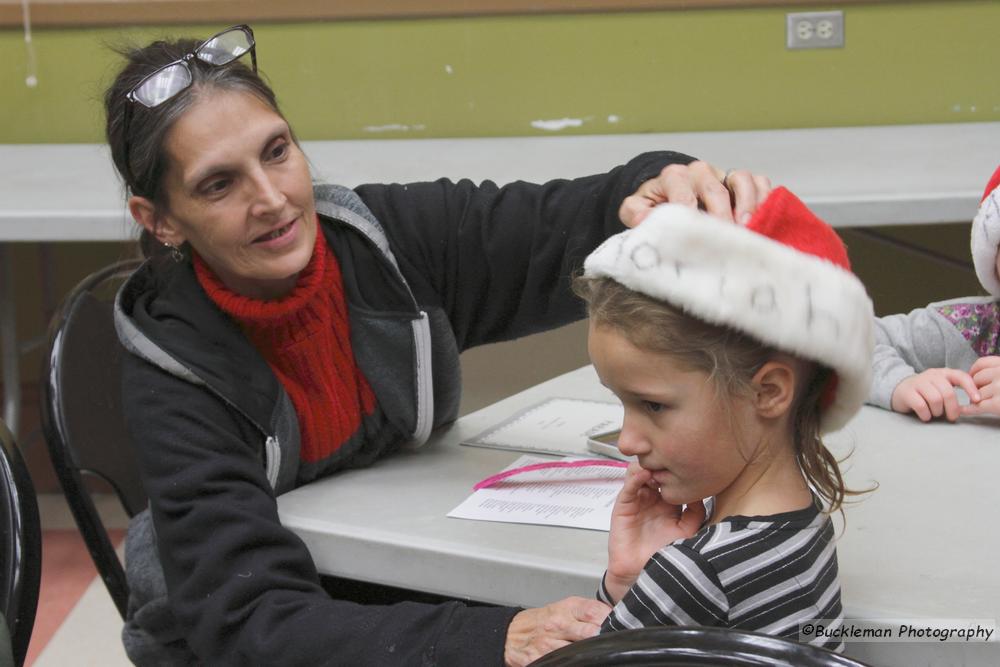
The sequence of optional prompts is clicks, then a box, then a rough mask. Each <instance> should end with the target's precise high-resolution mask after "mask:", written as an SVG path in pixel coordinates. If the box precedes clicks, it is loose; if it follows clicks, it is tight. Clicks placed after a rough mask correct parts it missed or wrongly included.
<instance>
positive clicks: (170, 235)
mask: <svg viewBox="0 0 1000 667" xmlns="http://www.w3.org/2000/svg"><path fill="white" fill-rule="evenodd" d="M164 147H165V149H166V151H167V155H168V163H169V168H168V170H167V173H166V176H165V186H166V193H167V206H166V207H165V208H166V211H164V212H162V214H153V215H154V218H153V220H152V221H151V222H152V223H153V224H154V229H153V230H151V231H154V233H155V234H156V236H157V238H158V239H159V240H160V241H161V242H165V243H170V244H171V245H175V246H177V245H180V244H181V243H183V242H184V241H188V242H189V243H190V244H191V246H192V247H193V248H194V249H195V250H196V251H197V252H198V254H199V255H200V256H201V257H202V259H204V260H205V262H206V263H207V264H208V265H209V266H210V267H212V269H213V270H214V271H215V272H216V274H218V276H219V278H220V279H221V280H222V282H223V283H224V284H225V285H226V286H227V287H229V289H231V290H233V291H234V292H237V293H238V294H242V295H244V296H249V297H254V298H258V299H274V298H278V297H281V296H283V295H285V294H287V293H288V292H289V291H290V290H291V289H292V287H294V285H295V280H296V277H297V276H298V273H299V272H300V271H301V270H302V269H303V268H304V267H305V266H306V264H308V263H309V259H310V258H311V257H312V252H313V246H314V245H315V242H316V225H317V223H316V209H315V202H314V200H313V191H312V179H311V177H310V174H309V166H308V163H307V162H306V159H305V155H303V153H302V151H301V150H300V149H299V147H298V146H297V145H296V144H295V142H294V141H292V135H291V131H290V129H289V127H288V123H286V122H285V120H284V119H283V118H282V117H281V116H279V115H278V114H277V113H275V112H274V110H272V109H271V108H270V107H269V106H268V105H267V104H266V103H264V102H262V101H261V100H259V99H258V98H257V97H255V96H253V95H251V94H249V93H246V92H242V91H219V90H216V91H211V92H210V93H209V94H205V95H201V96H200V97H199V98H198V99H197V100H196V101H195V103H194V104H193V105H192V106H191V107H190V108H189V109H188V110H187V111H186V112H185V113H184V115H182V116H181V117H180V118H179V119H178V120H177V121H176V122H175V124H174V126H173V127H172V128H171V129H170V131H169V132H168V134H167V136H166V140H165V144H164ZM135 214H136V211H135V208H134V207H133V215H135ZM137 219H138V216H137ZM140 222H141V223H142V224H144V225H145V226H147V228H148V227H149V224H147V222H144V221H143V220H140Z"/></svg>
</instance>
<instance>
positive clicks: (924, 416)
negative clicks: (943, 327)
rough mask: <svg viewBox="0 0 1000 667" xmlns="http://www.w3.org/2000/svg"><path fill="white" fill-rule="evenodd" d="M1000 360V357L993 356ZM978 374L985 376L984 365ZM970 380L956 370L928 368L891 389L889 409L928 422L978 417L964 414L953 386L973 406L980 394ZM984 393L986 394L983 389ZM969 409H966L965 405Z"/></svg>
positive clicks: (977, 363)
mask: <svg viewBox="0 0 1000 667" xmlns="http://www.w3.org/2000/svg"><path fill="white" fill-rule="evenodd" d="M989 358H991V357H983V358H982V359H980V360H979V361H977V362H976V365H973V369H975V368H976V366H978V365H979V364H980V362H982V361H983V360H984V359H989ZM992 358H993V359H998V360H1000V357H992ZM979 368H980V371H982V372H983V374H982V375H981V377H982V378H984V381H985V377H986V376H987V375H988V373H987V372H986V371H987V370H988V369H987V368H986V366H985V365H984V366H980V367H979ZM977 384H978V382H976V381H975V380H973V377H972V375H970V374H969V373H966V372H965V371H960V370H958V369H957V368H928V369H927V370H926V371H924V372H923V373H917V374H916V375H911V376H910V377H908V378H906V379H905V380H903V381H902V382H900V383H899V384H898V385H896V388H895V389H893V390H892V399H891V404H890V407H892V409H893V410H894V411H896V412H902V413H904V414H905V413H907V412H913V413H914V414H916V415H917V417H919V418H920V421H925V422H926V421H930V420H931V419H933V418H934V417H941V416H944V418H945V419H947V420H948V421H950V422H953V421H955V420H957V419H958V417H959V416H960V415H962V414H981V413H982V412H985V410H984V411H981V412H980V413H971V412H966V411H965V409H964V408H962V406H960V405H959V404H958V395H957V394H956V393H955V387H961V388H962V389H963V390H965V393H967V394H968V395H969V399H970V400H971V401H972V403H973V405H975V404H977V403H979V402H980V400H981V398H982V397H981V392H980V391H979V390H978V388H977V387H976V385H977ZM983 391H986V389H985V388H984V389H983ZM966 407H968V406H966Z"/></svg>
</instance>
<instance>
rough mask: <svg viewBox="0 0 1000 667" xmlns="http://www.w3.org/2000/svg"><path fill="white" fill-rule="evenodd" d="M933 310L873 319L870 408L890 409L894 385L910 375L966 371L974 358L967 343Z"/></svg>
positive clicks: (930, 308) (923, 309) (975, 356)
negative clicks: (873, 336)
mask: <svg viewBox="0 0 1000 667" xmlns="http://www.w3.org/2000/svg"><path fill="white" fill-rule="evenodd" d="M934 306H935V304H931V305H930V306H927V307H926V308H918V309H916V310H913V311H910V312H909V313H905V314H903V313H900V314H898V315H887V316H885V317H878V318H875V356H874V360H873V364H872V387H871V391H870V393H869V394H868V402H869V403H871V404H872V405H877V406H879V407H881V408H885V409H886V410H889V409H891V408H890V406H891V402H892V392H893V391H894V390H895V389H896V385H898V384H899V383H900V382H902V381H903V380H904V379H906V378H908V377H909V376H911V375H914V374H916V373H920V372H923V371H925V370H927V369H928V368H958V369H960V370H964V371H967V370H969V367H971V366H972V364H973V363H974V362H975V361H976V359H977V358H978V357H977V355H976V353H975V352H974V351H973V349H972V347H971V346H970V345H969V343H968V341H966V340H965V338H964V337H963V336H962V334H961V333H960V332H959V331H958V330H957V329H956V328H955V327H954V326H953V325H952V324H951V323H950V322H949V321H948V320H946V319H945V318H944V317H942V316H941V315H940V314H939V313H938V311H937V309H936V308H935V307H934Z"/></svg>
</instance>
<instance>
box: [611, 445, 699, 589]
mask: <svg viewBox="0 0 1000 667" xmlns="http://www.w3.org/2000/svg"><path fill="white" fill-rule="evenodd" d="M704 521H705V505H704V503H702V502H701V501H700V500H699V501H698V502H696V503H691V504H689V505H688V506H687V507H686V508H684V510H683V512H682V510H681V506H680V505H672V504H670V503H668V502H667V501H665V500H663V498H662V497H660V494H659V492H658V490H657V484H656V482H655V481H653V477H652V474H651V473H650V472H649V471H648V470H644V469H643V468H641V467H640V466H639V464H638V463H635V462H633V463H631V464H629V467H628V473H627V474H626V475H625V485H624V486H623V487H622V490H621V492H620V493H619V494H618V499H617V500H616V501H615V508H614V510H613V511H612V512H611V534H610V535H609V536H608V572H607V574H606V575H605V578H604V585H605V586H606V587H607V589H608V593H609V594H610V595H611V599H612V600H615V601H617V600H621V598H622V596H623V595H625V591H627V590H628V589H629V587H630V586H631V585H632V584H633V583H635V580H636V579H638V578H639V573H640V572H642V568H643V567H644V566H645V565H646V562H647V561H648V560H649V559H650V558H651V557H652V556H653V554H654V553H656V552H657V551H658V550H659V549H660V548H662V547H665V546H666V545H668V544H670V543H671V542H675V541H677V540H680V539H684V538H687V537H691V536H692V535H694V534H695V533H696V532H698V529H699V528H700V527H701V524H702V523H703V522H704Z"/></svg>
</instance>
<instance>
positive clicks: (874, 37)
mask: <svg viewBox="0 0 1000 667" xmlns="http://www.w3.org/2000/svg"><path fill="white" fill-rule="evenodd" d="M831 7H834V8H835V7H836V5H835V4H834V5H831ZM789 9H794V5H790V6H789V7H787V8H786V7H782V8H767V9H761V8H757V9H728V10H701V11H694V10H688V11H662V12H637V13H612V14H576V15H547V16H517V17H484V18H451V19H427V20H409V21H403V20H393V21H353V22H339V23H322V22H317V23H287V24H258V25H257V26H255V31H256V33H257V37H258V43H259V62H260V66H261V69H262V71H263V72H264V73H265V74H267V76H268V77H269V78H270V80H271V81H272V83H273V84H274V86H275V88H276V90H277V92H278V95H279V98H280V100H281V101H282V103H283V106H284V108H285V111H286V113H287V114H288V116H289V118H290V119H291V121H292V123H293V125H294V126H295V127H296V129H297V131H298V133H299V135H300V136H301V137H302V138H304V139H341V138H373V137H396V138H398V137H404V136H406V137H445V136H497V135H500V136H503V135H530V134H545V133H548V132H550V131H549V130H542V129H537V128H535V127H533V126H532V122H533V121H538V120H558V119H563V118H570V119H579V120H581V121H582V125H580V126H579V127H569V128H566V129H563V130H559V132H561V133H565V134H570V133H586V134H595V133H617V132H667V131H682V130H719V129H748V128H776V127H811V126H830V125H863V124H896V123H924V122H967V121H995V120H1000V86H997V85H996V83H995V82H996V77H997V72H996V63H998V62H1000V40H998V39H997V37H996V26H997V25H1000V2H996V1H990V0H980V1H955V2H923V3H913V4H883V5H878V4H871V5H847V6H844V7H842V9H843V10H844V12H845V22H846V36H847V39H846V42H847V46H846V48H844V49H827V50H815V51H787V50H786V49H785V47H784V30H785V21H784V15H785V12H786V11H788V10H789ZM217 27H219V26H214V25H213V26H170V27H155V28H142V29H121V28H100V29H58V30H56V29H36V31H35V35H34V43H35V47H36V50H37V59H38V78H39V85H38V86H37V87H36V88H34V89H29V88H28V87H27V86H25V85H24V75H25V70H26V55H25V46H24V42H23V40H22V34H21V31H20V30H13V29H11V30H2V31H0V62H2V63H3V66H2V67H0V90H3V91H4V92H3V100H2V102H0V142H3V143H33V142H95V141H100V139H101V121H100V118H101V113H100V97H101V93H102V90H103V87H104V86H105V85H106V84H107V83H108V81H109V80H110V78H111V76H112V75H113V73H114V70H115V68H116V66H117V65H116V62H117V57H116V56H115V55H114V54H112V53H111V52H110V51H109V50H108V48H107V45H108V44H116V43H123V42H127V41H130V40H131V41H136V42H144V41H147V40H148V39H150V38H152V37H155V36H161V35H186V34H191V35H195V36H207V35H208V34H209V33H210V31H212V30H213V29H215V28H217ZM386 126H390V127H391V126H396V127H398V126H403V127H404V128H405V129H385V128H386ZM378 128H380V129H378Z"/></svg>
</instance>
